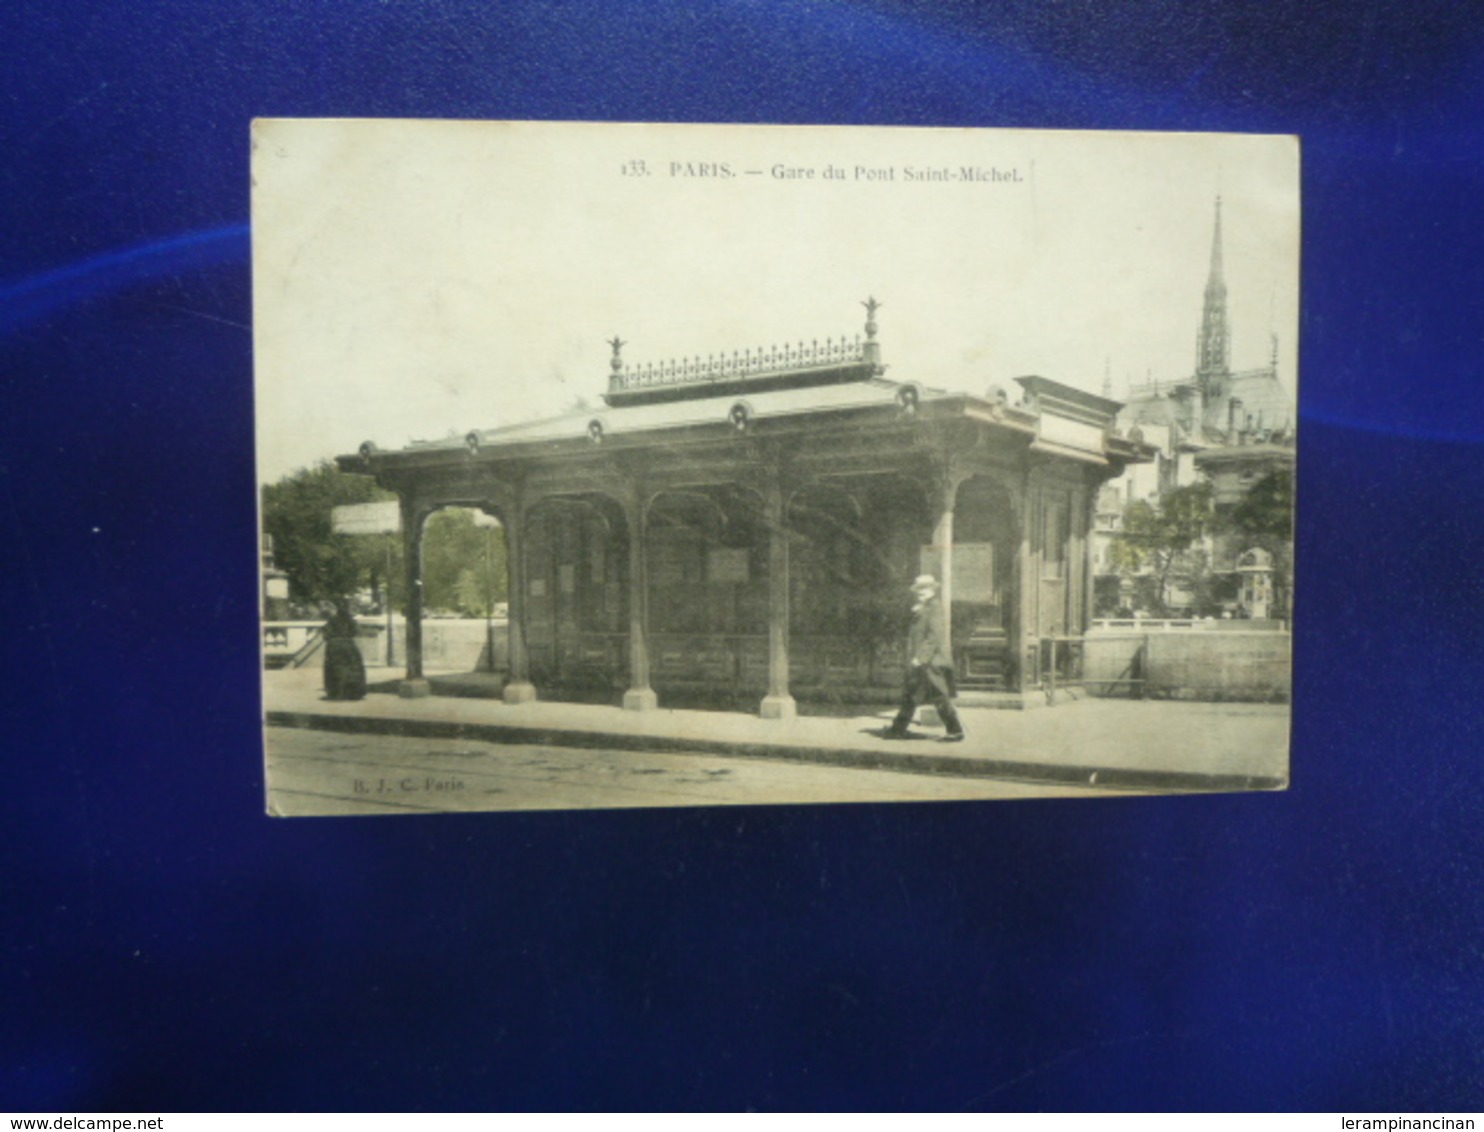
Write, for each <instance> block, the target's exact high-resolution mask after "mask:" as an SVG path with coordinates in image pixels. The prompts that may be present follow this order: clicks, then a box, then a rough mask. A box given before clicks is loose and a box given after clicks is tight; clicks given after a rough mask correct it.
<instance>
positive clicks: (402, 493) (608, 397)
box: [252, 120, 1300, 816]
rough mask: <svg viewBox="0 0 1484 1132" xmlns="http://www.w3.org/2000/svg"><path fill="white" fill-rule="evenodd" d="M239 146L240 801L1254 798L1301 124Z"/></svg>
mask: <svg viewBox="0 0 1484 1132" xmlns="http://www.w3.org/2000/svg"><path fill="white" fill-rule="evenodd" d="M252 149H253V154H252V173H253V277H254V304H255V310H254V323H255V326H254V334H255V352H256V366H257V393H256V398H257V401H256V406H257V408H256V411H257V429H258V441H257V443H258V449H257V461H258V463H257V468H258V476H259V482H260V492H261V500H260V505H261V524H262V526H261V535H262V540H261V546H262V556H261V557H262V604H263V624H262V634H263V658H264V672H263V686H264V702H265V723H266V727H265V731H266V760H267V792H268V797H267V808H268V811H269V813H271V814H274V815H282V816H297V815H323V814H369V813H427V812H438V811H469V810H517V809H552V808H602V807H652V806H694V805H761V804H778V803H818V802H851V801H928V800H938V799H945V800H946V799H954V800H962V799H991V798H1023V797H1073V796H1093V795H1103V796H1107V795H1119V794H1127V793H1130V792H1134V793H1174V792H1192V791H1234V790H1273V789H1282V788H1284V787H1285V786H1286V785H1287V782H1288V778H1289V749H1288V742H1289V739H1288V736H1289V711H1290V692H1291V685H1292V679H1291V668H1290V644H1291V630H1292V618H1293V616H1294V599H1293V594H1294V578H1293V482H1294V460H1295V451H1296V425H1297V403H1296V394H1297V373H1296V363H1297V358H1298V343H1297V334H1298V283H1299V281H1298V269H1299V219H1300V208H1299V145H1298V140H1297V139H1296V138H1292V137H1274V136H1250V135H1203V134H1141V133H1076V132H1036V131H1002V130H968V129H902V128H854V127H852V128H840V127H783V126H778V127H773V126H697V125H659V124H606V123H551V122H411V121H314V120H262V121H258V122H256V123H254V125H253V129H252Z"/></svg>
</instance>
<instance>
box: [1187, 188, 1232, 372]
mask: <svg viewBox="0 0 1484 1132" xmlns="http://www.w3.org/2000/svg"><path fill="white" fill-rule="evenodd" d="M1230 372H1231V330H1230V328H1229V327H1228V325H1227V318H1226V279H1225V277H1224V276H1223V274H1222V268H1221V198H1220V197H1219V196H1218V197H1217V198H1216V226H1215V228H1214V229H1213V230H1212V232H1211V272H1210V274H1209V275H1208V276H1207V277H1206V296H1205V302H1204V304H1203V306H1202V309H1201V332H1200V336H1199V338H1197V340H1196V358H1195V373H1196V379H1197V380H1198V381H1199V382H1200V384H1201V386H1202V388H1205V387H1206V386H1207V385H1208V384H1209V383H1210V381H1211V379H1213V378H1220V377H1224V376H1226V375H1227V374H1228V373H1230Z"/></svg>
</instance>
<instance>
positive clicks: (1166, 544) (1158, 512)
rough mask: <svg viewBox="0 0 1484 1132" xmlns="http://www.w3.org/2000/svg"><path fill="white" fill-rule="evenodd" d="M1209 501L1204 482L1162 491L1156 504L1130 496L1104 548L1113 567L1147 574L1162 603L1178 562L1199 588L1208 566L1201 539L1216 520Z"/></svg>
mask: <svg viewBox="0 0 1484 1132" xmlns="http://www.w3.org/2000/svg"><path fill="white" fill-rule="evenodd" d="M1211 501H1212V490H1211V485H1210V484H1209V483H1197V484H1191V485H1190V486H1188V487H1181V488H1176V489H1175V490H1174V491H1171V492H1167V493H1166V494H1165V495H1164V496H1163V498H1161V499H1160V501H1159V506H1157V507H1155V506H1151V505H1150V504H1149V503H1147V502H1145V501H1144V500H1142V499H1137V500H1134V501H1133V502H1132V503H1130V504H1129V505H1128V507H1127V508H1125V510H1124V513H1123V529H1122V530H1121V531H1120V532H1119V533H1118V535H1117V536H1115V537H1114V539H1113V542H1112V545H1111V546H1110V547H1109V554H1110V557H1111V561H1112V563H1113V565H1114V567H1115V568H1117V570H1118V571H1119V573H1121V574H1126V575H1136V574H1143V573H1145V572H1148V573H1151V574H1152V575H1153V577H1154V578H1155V584H1156V593H1157V595H1158V596H1157V601H1158V603H1159V604H1160V605H1161V606H1166V605H1167V604H1168V599H1169V587H1170V580H1171V577H1172V575H1173V574H1174V573H1175V571H1176V567H1177V566H1178V567H1179V568H1180V572H1181V573H1182V575H1184V576H1186V578H1187V580H1189V581H1191V582H1193V583H1194V584H1195V585H1196V587H1198V586H1199V583H1200V581H1201V579H1202V578H1203V577H1204V576H1205V574H1206V572H1207V566H1208V563H1207V555H1206V554H1205V551H1204V547H1203V545H1202V544H1203V543H1204V541H1205V538H1206V536H1207V534H1208V533H1210V532H1211V530H1212V529H1213V524H1214V522H1215V512H1214V510H1213V508H1212V502H1211Z"/></svg>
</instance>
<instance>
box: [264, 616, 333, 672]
mask: <svg viewBox="0 0 1484 1132" xmlns="http://www.w3.org/2000/svg"><path fill="white" fill-rule="evenodd" d="M323 631H324V623H323V622H321V621H276V622H275V621H270V622H268V623H266V624H264V626H263V662H264V664H265V666H266V667H268V668H300V667H302V666H303V664H304V662H305V661H307V660H308V659H309V658H310V657H311V656H313V655H314V652H315V650H316V649H318V648H319V646H320V643H321V641H322V633H323Z"/></svg>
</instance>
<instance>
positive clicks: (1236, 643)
mask: <svg viewBox="0 0 1484 1132" xmlns="http://www.w3.org/2000/svg"><path fill="white" fill-rule="evenodd" d="M1292 644H1293V638H1292V636H1291V635H1290V634H1288V633H1284V632H1273V631H1245V632H1244V631H1239V630H1230V629H1223V631H1220V632H1212V631H1209V630H1203V629H1192V630H1187V631H1180V630H1172V631H1164V632H1150V633H1124V632H1108V633H1098V632H1093V633H1089V634H1088V636H1087V639H1086V645H1085V651H1084V654H1083V679H1084V683H1085V686H1086V688H1087V691H1088V692H1089V693H1090V694H1092V695H1095V696H1132V697H1139V696H1143V697H1145V698H1148V699H1156V700H1244V701H1266V702H1284V701H1287V700H1288V698H1289V696H1290V694H1291V692H1292V687H1293V665H1292V655H1291V652H1292Z"/></svg>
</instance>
